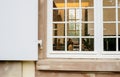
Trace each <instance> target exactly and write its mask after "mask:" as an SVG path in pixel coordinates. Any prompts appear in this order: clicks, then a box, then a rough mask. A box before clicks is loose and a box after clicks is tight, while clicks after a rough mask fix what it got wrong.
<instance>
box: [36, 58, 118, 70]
mask: <svg viewBox="0 0 120 77" xmlns="http://www.w3.org/2000/svg"><path fill="white" fill-rule="evenodd" d="M37 70H52V71H100V72H102V71H108V72H109V71H111V72H120V60H114V59H113V60H111V59H108V60H97V59H92V60H87V59H82V60H80V59H42V60H39V61H38V62H37Z"/></svg>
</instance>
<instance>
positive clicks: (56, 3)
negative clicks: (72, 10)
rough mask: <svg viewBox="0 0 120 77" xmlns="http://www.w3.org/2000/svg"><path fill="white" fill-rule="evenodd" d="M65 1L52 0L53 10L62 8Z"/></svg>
mask: <svg viewBox="0 0 120 77" xmlns="http://www.w3.org/2000/svg"><path fill="white" fill-rule="evenodd" d="M64 7H65V1H64V0H53V8H64Z"/></svg>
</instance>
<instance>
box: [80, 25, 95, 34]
mask: <svg viewBox="0 0 120 77" xmlns="http://www.w3.org/2000/svg"><path fill="white" fill-rule="evenodd" d="M82 36H94V24H92V23H83V24H82Z"/></svg>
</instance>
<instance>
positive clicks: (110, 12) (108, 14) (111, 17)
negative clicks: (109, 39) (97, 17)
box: [103, 8, 116, 21]
mask: <svg viewBox="0 0 120 77" xmlns="http://www.w3.org/2000/svg"><path fill="white" fill-rule="evenodd" d="M103 20H104V21H115V20H116V12H115V8H104V9H103Z"/></svg>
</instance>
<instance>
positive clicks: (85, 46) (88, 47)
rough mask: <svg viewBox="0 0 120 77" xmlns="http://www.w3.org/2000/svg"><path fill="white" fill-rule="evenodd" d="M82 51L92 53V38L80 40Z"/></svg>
mask: <svg viewBox="0 0 120 77" xmlns="http://www.w3.org/2000/svg"><path fill="white" fill-rule="evenodd" d="M81 45H82V46H81V47H82V48H81V50H82V51H94V39H93V38H82V44H81Z"/></svg>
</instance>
